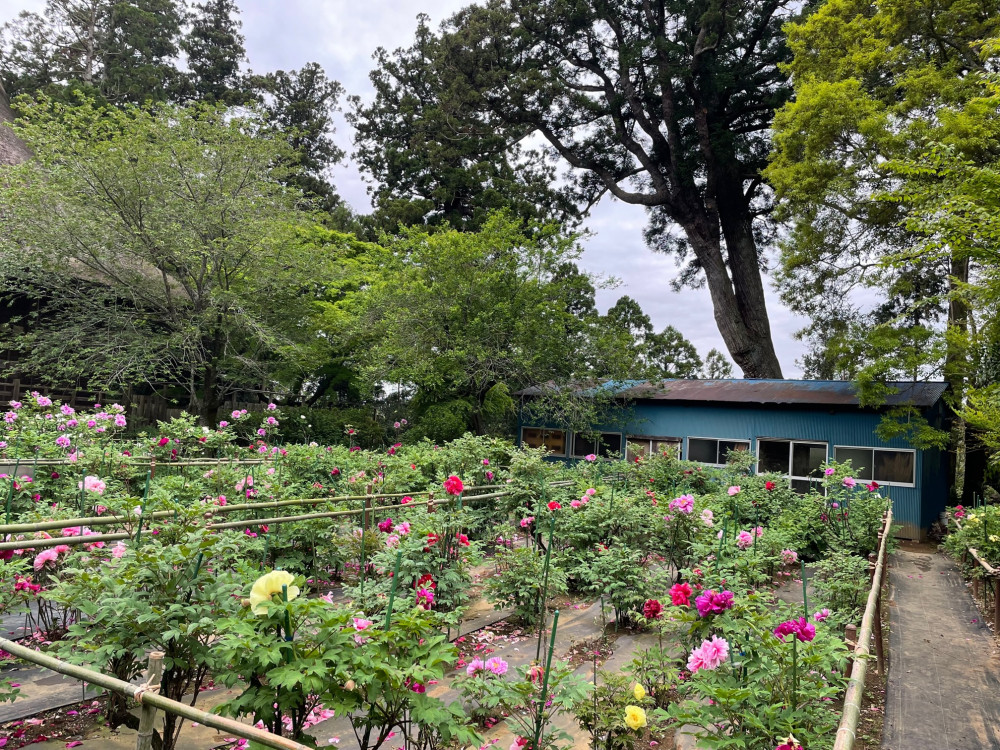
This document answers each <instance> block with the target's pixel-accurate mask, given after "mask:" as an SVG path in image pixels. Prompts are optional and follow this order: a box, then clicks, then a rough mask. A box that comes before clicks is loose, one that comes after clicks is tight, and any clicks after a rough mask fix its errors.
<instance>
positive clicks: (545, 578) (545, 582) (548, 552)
mask: <svg viewBox="0 0 1000 750" xmlns="http://www.w3.org/2000/svg"><path fill="white" fill-rule="evenodd" d="M555 530H556V516H555V513H554V512H553V514H552V520H551V522H550V523H549V544H548V546H547V547H546V548H545V566H544V573H542V592H541V593H542V596H541V602H540V604H541V615H542V621H541V624H539V626H538V647H537V648H536V649H535V658H536V659H539V658H541V654H542V639H543V638H544V637H545V621H546V620H547V619H548V617H547V612H546V610H547V609H548V606H547V605H548V594H549V559H550V557H551V556H552V535H553V534H554V533H555ZM553 632H555V630H553Z"/></svg>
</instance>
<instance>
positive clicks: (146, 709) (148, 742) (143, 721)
mask: <svg viewBox="0 0 1000 750" xmlns="http://www.w3.org/2000/svg"><path fill="white" fill-rule="evenodd" d="M163 656H164V654H163V652H162V651H153V652H152V653H151V654H150V655H149V665H148V668H147V670H146V684H145V685H143V686H142V689H143V690H159V689H160V677H161V676H162V675H163ZM140 711H141V713H140V714H139V736H138V737H136V739H135V750H153V723H154V722H155V721H156V706H153V705H151V704H149V703H144V704H142V708H141V709H140Z"/></svg>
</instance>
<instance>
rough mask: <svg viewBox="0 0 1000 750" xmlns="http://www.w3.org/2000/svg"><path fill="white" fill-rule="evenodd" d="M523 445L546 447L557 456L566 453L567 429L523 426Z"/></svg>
mask: <svg viewBox="0 0 1000 750" xmlns="http://www.w3.org/2000/svg"><path fill="white" fill-rule="evenodd" d="M521 445H522V446H526V447H528V448H545V449H546V450H548V451H550V452H551V453H554V454H556V455H557V456H565V455H566V430H551V429H549V428H548V427H522V428H521Z"/></svg>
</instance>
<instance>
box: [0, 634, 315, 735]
mask: <svg viewBox="0 0 1000 750" xmlns="http://www.w3.org/2000/svg"><path fill="white" fill-rule="evenodd" d="M0 648H2V649H4V650H5V651H8V652H9V653H11V654H13V655H14V656H16V657H17V658H18V659H23V660H24V661H27V662H31V663H32V664H37V665H38V666H40V667H44V668H45V669H50V670H52V671H53V672H59V673H60V674H64V675H67V676H69V677H73V678H75V679H77V680H83V681H84V682H89V683H90V684H91V685H97V686H98V687H102V688H104V689H105V690H110V691H112V692H115V693H118V694H119V695H125V696H128V697H129V698H132V699H133V700H135V701H136V702H137V703H138V704H139V705H140V706H141V707H142V709H143V717H147V716H149V714H151V713H152V712H150V711H147V710H146V709H147V708H152V709H154V710H155V709H159V710H161V711H165V712H168V713H172V714H176V715H178V716H181V717H183V718H185V719H189V720H191V721H195V722H198V723H199V724H204V725H205V726H207V727H212V728H213V729H218V730H219V731H221V732H225V733H226V734H230V735H233V736H234V737H242V738H244V739H248V740H253V741H254V742H257V743H259V744H261V745H264V746H265V747H272V748H276V749H277V750H308V748H307V746H306V745H303V744H300V743H298V742H295V741H294V740H290V739H288V738H286V737H279V736H278V735H276V734H271V733H270V732H265V731H264V730H262V729H256V728H255V727H252V726H250V725H249V724H243V723H242V722H239V721H236V720H235V719H228V718H226V717H224V716H218V715H216V714H212V713H209V712H208V711H202V710H201V709H198V708H195V707H194V706H189V705H188V704H187V703H180V702H178V701H174V700H171V699H170V698H164V697H163V696H162V695H159V694H158V693H157V692H155V691H154V690H153V689H152V687H153V682H154V681H153V680H151V681H150V684H149V685H148V686H147V685H133V684H132V683H130V682H125V681H124V680H119V679H118V678H116V677H111V676H110V675H106V674H104V673H103V672H98V671H96V670H93V669H90V668H88V667H82V666H79V665H77V664H69V663H68V662H64V661H60V660H59V659H56V658H55V657H52V656H49V655H48V654H43V653H41V652H39V651H35V650H34V649H30V648H27V647H25V646H22V645H20V644H19V643H16V642H14V641H9V640H7V639H6V638H0ZM153 656H155V654H151V655H150V657H151V658H150V662H151V664H150V667H151V672H153V674H151V675H150V676H151V677H154V678H155V665H154V664H152V662H153V658H152V657H153ZM161 656H162V655H161ZM148 723H151V721H150V722H148ZM140 726H142V725H140ZM145 740H146V737H145V736H144V735H143V734H139V736H138V737H137V740H136V747H137V748H140V749H141V748H145V747H148V746H149V745H148V744H145Z"/></svg>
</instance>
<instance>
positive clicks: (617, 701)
mask: <svg viewBox="0 0 1000 750" xmlns="http://www.w3.org/2000/svg"><path fill="white" fill-rule="evenodd" d="M634 684H636V683H635V681H634V680H633V679H632V678H631V677H630V676H628V675H624V674H615V673H613V672H605V671H604V670H601V671H600V672H598V674H597V686H596V688H594V690H593V694H592V696H591V697H588V698H585V699H584V700H582V701H580V702H579V703H577V704H576V707H575V709H574V714H576V720H577V721H578V722H579V723H580V726H581V727H582V728H583V729H585V730H586V731H588V732H590V735H591V737H592V738H593V742H592V744H591V747H593V748H595V749H599V750H634V748H636V747H639V746H640V740H641V739H642V737H641V736H640V735H638V734H636V732H635V731H633V730H632V729H630V728H629V727H628V725H627V724H625V707H626V706H639V707H640V708H646V709H648V708H649V707H651V706H652V705H653V700H652V699H651V698H650V697H649V696H645V697H643V699H642V700H639V699H637V698H636V697H635V694H634V692H633V685H634ZM639 684H640V685H641V683H639ZM651 718H652V717H651V716H650V715H649V713H648V712H647V726H649V728H650V731H653V732H655V731H656V730H657V729H658V727H657V724H656V722H655V720H653V721H650V719H651ZM642 744H645V743H642Z"/></svg>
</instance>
